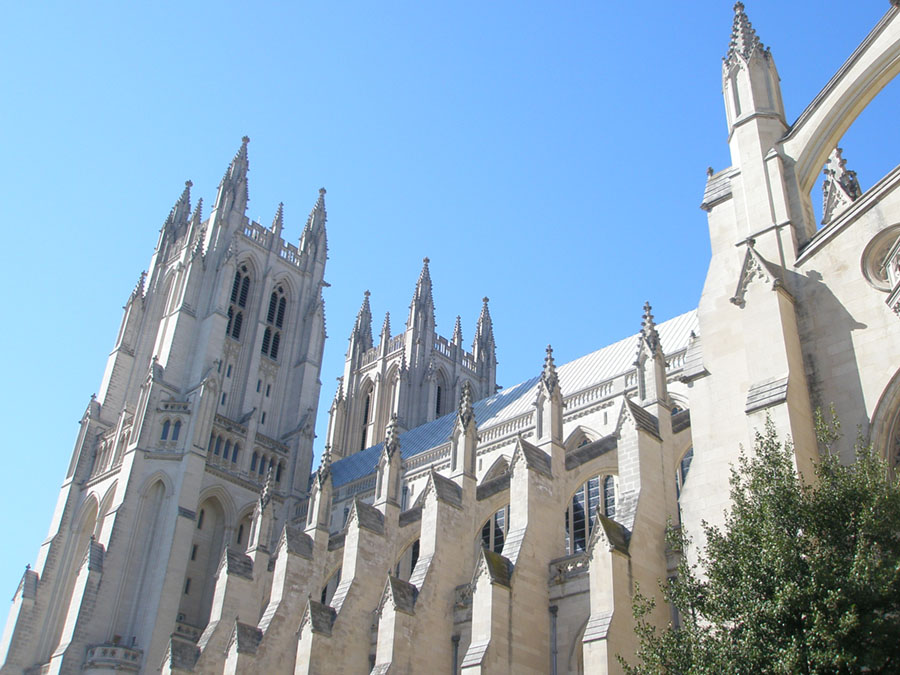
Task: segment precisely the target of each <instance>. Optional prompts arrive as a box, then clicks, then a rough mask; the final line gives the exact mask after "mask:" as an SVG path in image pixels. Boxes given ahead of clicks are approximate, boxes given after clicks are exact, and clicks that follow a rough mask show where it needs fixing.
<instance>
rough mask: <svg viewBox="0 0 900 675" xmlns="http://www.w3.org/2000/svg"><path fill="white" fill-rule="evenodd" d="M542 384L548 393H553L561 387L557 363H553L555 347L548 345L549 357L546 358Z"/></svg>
mask: <svg viewBox="0 0 900 675" xmlns="http://www.w3.org/2000/svg"><path fill="white" fill-rule="evenodd" d="M541 382H543V384H544V386H545V387H546V388H547V390H548V391H550V392H553V391H555V390H556V387H557V386H559V375H558V374H557V373H556V363H554V361H553V347H551V346H550V345H547V355H546V356H545V357H544V371H543V372H542V373H541Z"/></svg>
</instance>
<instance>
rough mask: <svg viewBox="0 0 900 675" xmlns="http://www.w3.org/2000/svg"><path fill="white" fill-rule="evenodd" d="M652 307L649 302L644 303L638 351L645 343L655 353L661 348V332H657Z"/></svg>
mask: <svg viewBox="0 0 900 675" xmlns="http://www.w3.org/2000/svg"><path fill="white" fill-rule="evenodd" d="M651 309H652V307H650V303H649V302H645V303H644V314H643V316H642V317H641V336H640V339H639V341H638V351H640V350H641V348H642V347H643V345H644V344H646V345H647V347H648V348H649V349H650V352H651V353H653V354H655V353H656V352H657V351H658V350H659V349H660V342H659V333H657V332H656V322H655V321H654V320H653V314H652V313H651V311H650V310H651Z"/></svg>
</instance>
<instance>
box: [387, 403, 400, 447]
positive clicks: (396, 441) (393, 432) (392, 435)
mask: <svg viewBox="0 0 900 675" xmlns="http://www.w3.org/2000/svg"><path fill="white" fill-rule="evenodd" d="M399 448H400V427H399V424H398V423H397V413H394V414H393V415H391V420H390V422H388V425H387V428H386V429H385V430H384V452H386V453H387V456H388V457H393V456H394V453H395V452H397V450H398V449H399Z"/></svg>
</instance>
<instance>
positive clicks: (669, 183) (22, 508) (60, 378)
mask: <svg viewBox="0 0 900 675" xmlns="http://www.w3.org/2000/svg"><path fill="white" fill-rule="evenodd" d="M731 4H732V3H731V2H730V0H729V1H723V0H719V1H715V2H713V1H711V0H695V1H692V2H687V3H684V2H650V1H646V2H640V3H600V2H553V3H550V2H542V3H538V2H528V1H526V2H510V1H507V0H503V1H498V2H465V1H459V2H453V3H434V2H381V3H370V2H360V3H352V2H346V3H337V2H328V3H325V2H322V3H310V2H306V3H299V2H297V3H282V4H281V5H275V4H264V3H261V4H259V5H255V6H251V5H249V4H247V3H240V4H238V3H222V2H216V3H210V2H195V3H185V2H179V3H170V2H164V3H152V4H150V3H143V4H142V6H138V3H123V2H106V3H103V2H92V3H71V2H46V3H7V4H6V6H5V8H4V21H3V38H2V40H0V62H2V63H3V66H2V68H0V78H2V80H0V85H2V91H3V97H2V99H0V121H2V129H3V131H4V143H3V160H2V162H0V186H2V193H0V194H2V195H3V200H2V206H3V210H4V212H3V219H4V222H5V225H4V231H5V232H6V237H7V239H6V256H5V259H4V262H3V265H2V267H0V282H2V287H3V289H4V292H3V295H2V297H3V302H2V306H3V311H4V316H5V320H4V322H3V326H4V330H3V331H0V354H2V356H0V358H2V372H3V381H4V383H5V386H3V387H2V408H0V409H2V415H3V418H2V422H3V429H4V431H5V433H4V434H3V439H4V447H3V457H4V466H5V468H6V473H5V477H6V479H5V486H4V489H3V490H2V491H0V507H2V513H3V514H4V516H3V521H4V531H5V542H6V546H5V551H4V555H3V556H2V559H0V597H2V595H3V594H7V595H8V597H11V596H12V594H13V592H14V590H15V588H16V584H17V583H18V580H19V577H20V575H21V573H22V570H23V568H24V566H25V564H26V563H28V562H32V563H33V562H34V560H35V557H36V554H37V551H38V547H39V545H40V543H41V542H42V541H43V540H44V538H45V536H46V533H47V528H48V525H49V522H50V516H51V513H52V511H53V508H54V504H55V501H56V497H57V494H58V489H59V485H60V482H61V480H62V478H63V474H64V472H65V469H66V465H67V462H68V461H69V456H70V453H71V450H72V445H73V443H74V440H75V435H76V432H77V420H78V419H79V418H80V416H81V414H82V412H83V410H84V408H85V406H86V404H87V402H88V400H89V397H90V395H91V393H92V392H94V391H96V390H97V389H98V386H99V383H100V378H101V375H102V371H103V367H104V364H105V359H106V356H107V354H108V352H109V350H110V349H111V347H112V345H113V341H114V339H115V335H116V331H117V329H118V326H119V322H120V319H121V308H122V305H123V304H124V302H125V300H126V298H127V297H128V294H129V292H130V291H131V289H132V288H133V287H134V284H135V282H136V281H137V279H138V275H139V274H140V272H141V270H143V269H145V268H146V267H147V264H148V261H149V258H150V255H151V253H152V249H153V246H154V244H155V242H156V237H157V232H158V229H159V227H160V225H161V224H162V222H163V220H164V219H165V217H166V215H167V213H168V211H169V209H170V208H171V206H172V204H173V202H174V201H175V199H176V198H177V197H178V195H179V194H180V192H181V190H182V188H183V184H184V181H185V180H186V179H188V178H190V179H191V180H193V182H194V191H193V192H194V196H195V198H196V197H200V196H202V197H204V200H205V202H206V203H207V204H209V203H210V202H211V200H212V198H213V197H214V195H215V189H216V185H217V183H218V181H219V179H220V178H221V176H222V173H223V171H224V170H225V167H226V165H227V164H228V161H229V160H230V158H231V156H232V155H233V154H234V152H235V151H236V149H237V148H238V146H239V144H240V138H241V136H243V135H244V134H247V135H249V136H250V137H251V139H252V141H251V143H250V148H249V150H250V166H251V169H250V207H249V212H248V215H249V216H251V217H252V218H254V219H258V220H261V221H262V222H263V223H266V224H268V223H269V222H271V218H272V216H273V214H274V212H275V209H276V207H277V204H278V202H279V201H284V202H285V218H286V228H285V234H286V236H287V237H288V238H290V239H292V240H296V239H297V238H298V237H299V235H300V231H301V227H302V225H303V223H304V222H305V218H306V215H307V213H308V212H309V209H310V208H311V207H312V205H313V203H314V201H315V198H316V196H317V192H316V191H317V189H318V188H319V187H320V186H325V187H326V188H327V189H328V196H327V205H328V215H329V222H328V236H329V245H330V260H329V263H328V269H327V274H326V278H327V279H328V281H330V283H331V284H332V287H331V288H329V289H327V291H326V316H327V330H328V334H329V341H328V342H327V345H326V350H325V364H324V368H323V374H322V382H323V395H322V402H321V404H320V421H319V425H318V431H319V439H318V440H317V445H316V450H317V453H318V452H319V451H320V450H321V445H322V442H323V437H324V432H325V428H326V427H325V422H326V415H325V412H326V411H327V409H328V406H329V403H330V400H331V397H332V395H333V393H334V389H335V377H336V376H337V375H338V374H339V372H340V370H341V368H342V366H343V356H344V350H345V348H346V339H347V336H348V335H349V332H350V328H351V325H352V322H353V319H354V316H355V314H356V311H357V309H358V307H359V304H360V302H361V300H362V295H363V291H364V290H366V289H367V288H368V289H370V290H371V292H372V298H371V302H372V309H373V313H374V314H375V317H376V318H375V324H376V326H375V329H376V331H377V329H378V327H379V326H380V325H381V318H382V317H383V314H384V312H385V311H387V310H390V311H391V312H392V315H393V320H394V327H395V330H396V329H398V328H399V326H400V325H401V324H402V323H403V322H404V321H405V318H406V311H407V306H408V303H409V300H410V298H411V295H412V291H413V286H414V283H415V280H416V277H417V275H418V272H419V269H420V267H421V261H422V257H423V256H426V255H427V256H430V258H431V260H432V264H431V269H432V278H433V280H434V289H435V291H434V295H435V304H436V307H437V321H438V329H439V330H440V331H442V332H443V333H444V334H449V333H450V332H451V330H452V327H453V321H454V319H455V317H456V315H457V314H460V315H461V316H462V321H463V334H464V338H465V339H466V341H467V342H468V341H470V340H471V338H472V335H473V332H474V326H475V320H476V318H477V316H478V312H479V308H480V305H481V297H482V296H484V295H488V296H490V298H491V311H492V313H493V317H494V326H495V335H496V340H497V344H498V358H499V361H500V365H499V374H498V375H499V380H500V382H501V383H502V384H504V385H506V386H509V385H511V384H514V383H516V382H518V381H521V380H523V379H525V378H527V377H530V376H532V375H534V374H535V373H536V372H538V369H539V368H540V366H541V363H542V359H543V349H544V346H545V345H546V344H547V343H548V342H549V343H552V344H553V346H554V347H555V349H556V354H557V357H558V362H560V363H562V362H565V361H568V360H570V359H572V358H575V357H577V356H579V355H581V354H584V353H587V352H589V351H592V350H594V349H597V348H599V347H601V346H603V345H605V344H607V343H609V342H612V341H614V340H616V339H619V338H621V337H623V336H626V335H628V334H630V333H632V332H634V331H636V330H637V328H638V326H639V321H640V313H641V305H642V304H643V302H644V301H645V300H648V299H649V300H650V301H651V302H652V303H653V306H654V310H655V313H656V315H657V318H658V319H659V320H664V319H667V318H670V317H672V316H675V315H676V314H679V313H682V312H685V311H687V310H689V309H692V308H693V307H695V306H696V303H697V301H698V298H699V295H700V291H701V288H702V284H703V280H704V275H705V268H706V263H707V261H708V256H709V245H708V238H707V228H706V218H705V215H704V213H703V212H702V211H700V210H699V208H698V204H699V202H700V198H701V195H702V191H703V185H704V181H705V171H706V167H707V166H709V165H711V166H713V167H715V168H716V169H720V168H723V167H725V166H727V165H728V164H729V157H728V149H727V144H726V128H725V118H724V112H723V107H722V101H721V57H722V56H723V55H724V53H725V51H726V49H727V46H728V39H729V32H730V28H731V20H732V8H731ZM747 5H748V6H747V12H748V14H749V16H750V18H751V20H752V22H753V24H754V26H755V28H756V29H757V31H758V32H759V35H760V37H761V38H762V40H763V42H764V43H765V44H766V45H769V46H771V48H772V51H773V54H774V56H775V59H776V63H777V65H778V68H779V72H780V74H781V78H782V87H783V94H784V100H785V105H786V108H787V114H788V118H789V121H791V120H793V119H794V118H796V116H797V115H798V114H799V113H800V112H801V111H802V109H803V108H804V107H805V105H806V104H807V102H808V101H810V100H811V99H812V97H813V96H814V95H815V94H816V93H817V92H818V91H819V89H820V88H821V87H822V86H823V85H824V84H825V82H826V81H827V80H828V78H829V77H830V76H831V75H832V74H833V72H834V71H835V70H836V69H837V68H838V67H839V66H840V64H841V63H842V62H843V61H844V59H845V58H846V57H847V56H848V55H849V54H850V53H851V51H852V50H853V49H854V48H855V47H856V45H857V44H858V42H859V41H860V40H861V39H862V38H863V37H864V36H865V35H866V34H867V33H868V31H869V30H870V28H871V27H872V26H874V24H875V23H876V22H877V21H878V19H879V18H880V17H881V16H882V14H883V13H884V12H885V11H887V9H888V6H889V3H888V0H862V1H860V2H857V3H853V4H851V5H848V4H847V3H846V2H837V1H836V0H817V1H815V2H814V1H813V0H796V1H793V2H784V0H777V1H776V0H747ZM898 102H900V91H898V88H897V87H896V86H894V85H891V86H889V87H888V89H886V90H885V92H884V93H883V95H882V96H881V97H880V98H879V99H878V100H877V101H876V103H875V104H874V105H873V106H872V107H871V108H870V109H869V110H868V111H867V112H866V113H865V114H864V115H863V117H861V118H860V120H859V121H858V122H857V124H856V125H855V126H854V127H853V128H852V129H851V130H850V132H848V134H847V137H845V139H844V141H842V144H843V146H844V148H845V157H846V158H847V160H848V167H850V168H853V169H855V170H857V171H858V172H859V178H860V182H861V183H862V186H863V188H866V187H868V186H870V185H872V184H873V183H874V182H875V180H877V179H878V178H880V177H881V176H882V175H883V174H884V173H885V172H886V171H887V170H889V169H890V168H892V167H893V166H894V164H895V163H896V160H897V157H898V153H897V149H898V147H897V146H898V134H897V125H896V110H897V109H898ZM882 130H886V133H883V132H882ZM819 201H820V198H819V196H818V195H815V196H814V202H815V203H816V204H817V205H818V202H819Z"/></svg>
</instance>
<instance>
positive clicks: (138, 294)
mask: <svg viewBox="0 0 900 675" xmlns="http://www.w3.org/2000/svg"><path fill="white" fill-rule="evenodd" d="M146 283H147V271H146V270H144V271H143V272H141V276H139V277H138V282H137V284H135V286H134V290H133V291H131V297H132V298H143V297H144V286H145V284H146Z"/></svg>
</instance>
